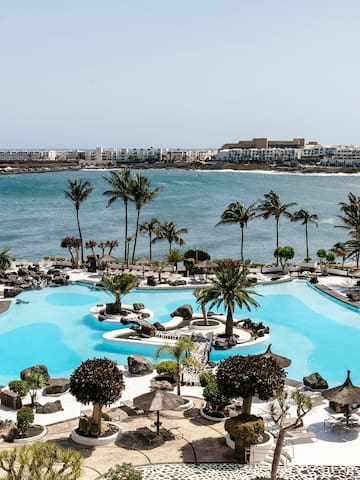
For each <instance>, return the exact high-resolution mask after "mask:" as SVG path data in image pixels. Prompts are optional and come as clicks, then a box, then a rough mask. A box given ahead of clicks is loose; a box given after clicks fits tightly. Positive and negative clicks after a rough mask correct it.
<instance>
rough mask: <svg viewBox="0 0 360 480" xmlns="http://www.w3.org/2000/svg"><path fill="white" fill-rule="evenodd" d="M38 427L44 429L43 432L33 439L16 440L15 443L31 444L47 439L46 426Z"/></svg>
mask: <svg viewBox="0 0 360 480" xmlns="http://www.w3.org/2000/svg"><path fill="white" fill-rule="evenodd" d="M38 426H40V427H42V431H41V432H40V433H38V434H37V435H34V436H32V437H25V438H14V443H17V444H23V443H31V442H35V441H37V440H40V439H41V438H43V437H45V435H46V434H47V428H46V427H45V425H38Z"/></svg>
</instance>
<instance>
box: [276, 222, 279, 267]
mask: <svg viewBox="0 0 360 480" xmlns="http://www.w3.org/2000/svg"><path fill="white" fill-rule="evenodd" d="M275 221H276V266H277V267H278V266H279V254H278V248H279V219H278V218H276V219H275Z"/></svg>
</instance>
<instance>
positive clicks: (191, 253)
mask: <svg viewBox="0 0 360 480" xmlns="http://www.w3.org/2000/svg"><path fill="white" fill-rule="evenodd" d="M184 258H193V259H194V260H196V261H197V262H202V261H204V260H210V255H209V254H208V253H207V252H204V251H203V250H194V249H190V250H187V251H186V252H185V253H184Z"/></svg>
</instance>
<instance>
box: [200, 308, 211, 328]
mask: <svg viewBox="0 0 360 480" xmlns="http://www.w3.org/2000/svg"><path fill="white" fill-rule="evenodd" d="M201 312H202V316H203V319H204V323H205V325H209V322H208V318H207V314H206V303H202V304H201Z"/></svg>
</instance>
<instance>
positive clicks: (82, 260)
mask: <svg viewBox="0 0 360 480" xmlns="http://www.w3.org/2000/svg"><path fill="white" fill-rule="evenodd" d="M76 221H77V226H78V230H79V238H80V242H81V246H80V248H81V263H84V245H83V238H82V233H81V228H80V220H79V209H78V208H77V209H76Z"/></svg>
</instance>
